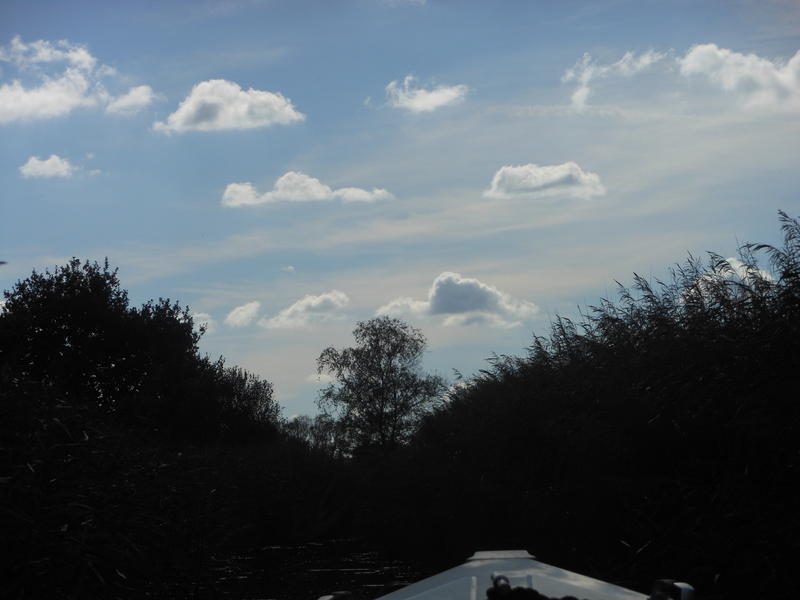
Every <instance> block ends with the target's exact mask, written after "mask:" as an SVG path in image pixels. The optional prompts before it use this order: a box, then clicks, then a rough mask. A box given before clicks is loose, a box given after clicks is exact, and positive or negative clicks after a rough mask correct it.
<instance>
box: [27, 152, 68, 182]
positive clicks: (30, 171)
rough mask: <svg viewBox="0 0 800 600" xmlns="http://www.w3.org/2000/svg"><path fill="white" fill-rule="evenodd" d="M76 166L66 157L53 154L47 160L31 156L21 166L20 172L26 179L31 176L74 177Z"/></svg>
mask: <svg viewBox="0 0 800 600" xmlns="http://www.w3.org/2000/svg"><path fill="white" fill-rule="evenodd" d="M76 168H77V167H75V166H74V165H72V164H71V163H70V162H69V161H68V160H67V159H66V158H61V157H60V156H58V155H57V154H51V155H50V158H47V159H45V160H42V159H40V158H38V157H36V156H31V157H30V158H29V159H28V162H26V163H25V164H24V165H22V166H21V167H20V168H19V172H20V173H22V176H23V177H25V178H26V179H28V178H31V177H72V173H73V172H75V170H76Z"/></svg>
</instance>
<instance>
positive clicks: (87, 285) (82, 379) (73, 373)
mask: <svg viewBox="0 0 800 600" xmlns="http://www.w3.org/2000/svg"><path fill="white" fill-rule="evenodd" d="M4 296H5V308H4V310H3V312H2V314H0V338H2V340H3V343H2V345H0V363H2V364H3V365H5V366H6V368H8V369H9V370H10V372H12V373H13V374H14V378H15V379H16V380H18V381H24V380H29V381H41V382H43V383H46V384H49V385H55V386H56V387H58V388H59V390H60V391H61V392H62V393H63V394H65V395H67V396H69V395H72V394H78V395H83V394H87V393H88V394H91V395H92V396H94V397H96V398H97V399H98V402H100V403H108V402H111V401H112V398H113V397H114V396H115V395H116V394H117V393H118V392H120V391H127V388H129V387H130V386H132V385H135V382H134V381H133V380H134V379H137V377H136V376H135V375H134V374H133V373H132V371H131V368H130V361H128V360H127V359H128V358H129V356H130V350H129V348H127V347H126V346H128V345H129V343H130V335H129V334H130V330H131V328H132V325H133V322H132V318H131V312H130V309H129V307H128V294H127V292H126V291H125V290H123V289H122V288H121V287H120V285H119V279H118V278H117V271H116V270H110V269H109V266H108V261H106V262H105V263H104V264H103V266H101V265H99V264H97V263H96V262H95V263H89V262H88V261H87V262H86V263H84V264H83V265H82V264H81V262H80V261H79V260H78V259H77V258H73V259H72V260H71V261H70V262H69V263H67V265H65V266H63V267H57V268H56V270H55V271H54V272H52V273H51V272H49V271H45V272H44V273H37V272H36V271H34V272H33V273H32V275H31V276H30V277H29V278H28V279H25V280H22V281H18V282H17V283H16V284H15V285H14V287H13V288H12V289H11V290H10V291H6V292H4ZM189 326H190V327H191V325H189Z"/></svg>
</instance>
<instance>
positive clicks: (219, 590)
mask: <svg viewBox="0 0 800 600" xmlns="http://www.w3.org/2000/svg"><path fill="white" fill-rule="evenodd" d="M430 573H431V571H430V570H426V569H425V568H424V567H423V566H422V564H421V563H416V562H414V560H413V559H412V560H401V559H398V558H389V557H388V556H387V554H386V553H385V552H382V551H380V550H377V549H373V548H368V547H364V546H363V545H361V544H360V543H359V542H358V541H356V540H348V539H343V540H330V541H326V542H312V543H308V544H302V545H295V546H265V547H262V548H254V549H252V550H250V551H247V552H241V553H232V554H219V555H212V556H211V558H210V559H209V560H208V564H207V566H206V569H205V575H204V577H203V578H202V579H201V580H200V581H194V582H192V583H191V584H190V586H189V587H190V588H191V589H190V590H189V589H186V588H185V587H184V586H180V587H181V588H183V589H181V590H177V589H176V590H175V592H176V593H179V594H182V595H183V597H193V598H197V599H206V598H208V599H225V600H234V599H236V600H238V599H241V600H244V599H248V600H268V599H269V600H316V599H317V598H319V597H320V596H323V595H325V594H329V593H331V592H334V591H338V590H348V591H350V592H352V593H353V600H371V599H373V598H377V597H379V596H381V595H383V594H388V593H389V592H391V591H393V590H396V589H398V588H400V587H403V586H405V585H408V584H409V583H413V582H414V581H417V580H419V579H421V578H423V577H426V576H427V575H429V574H430ZM187 593H188V596H187Z"/></svg>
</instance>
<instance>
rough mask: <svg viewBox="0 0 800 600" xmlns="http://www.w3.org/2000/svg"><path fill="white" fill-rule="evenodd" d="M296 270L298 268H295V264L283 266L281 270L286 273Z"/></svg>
mask: <svg viewBox="0 0 800 600" xmlns="http://www.w3.org/2000/svg"><path fill="white" fill-rule="evenodd" d="M295 270H296V269H295V268H294V266H293V265H286V266H285V267H281V271H283V272H284V273H294V272H295Z"/></svg>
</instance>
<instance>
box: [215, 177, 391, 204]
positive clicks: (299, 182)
mask: <svg viewBox="0 0 800 600" xmlns="http://www.w3.org/2000/svg"><path fill="white" fill-rule="evenodd" d="M392 198H393V196H392V194H390V193H389V192H387V191H386V190H384V189H380V188H373V189H372V190H371V191H370V190H365V189H361V188H356V187H343V188H338V189H335V190H334V189H332V188H331V187H330V186H327V185H325V184H324V183H322V182H321V181H320V180H319V179H316V178H315V177H311V176H310V175H306V174H305V173H300V172H298V171H289V172H288V173H284V174H283V175H281V176H280V177H279V178H278V180H277V181H276V182H275V187H274V188H273V189H272V190H271V191H269V192H265V193H263V194H260V193H259V192H258V190H256V188H255V186H253V184H252V183H250V182H246V183H231V184H228V186H227V187H226V188H225V192H224V193H223V194H222V205H223V206H252V205H256V204H270V203H274V202H313V201H329V200H342V201H343V202H376V201H378V200H390V199H392Z"/></svg>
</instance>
